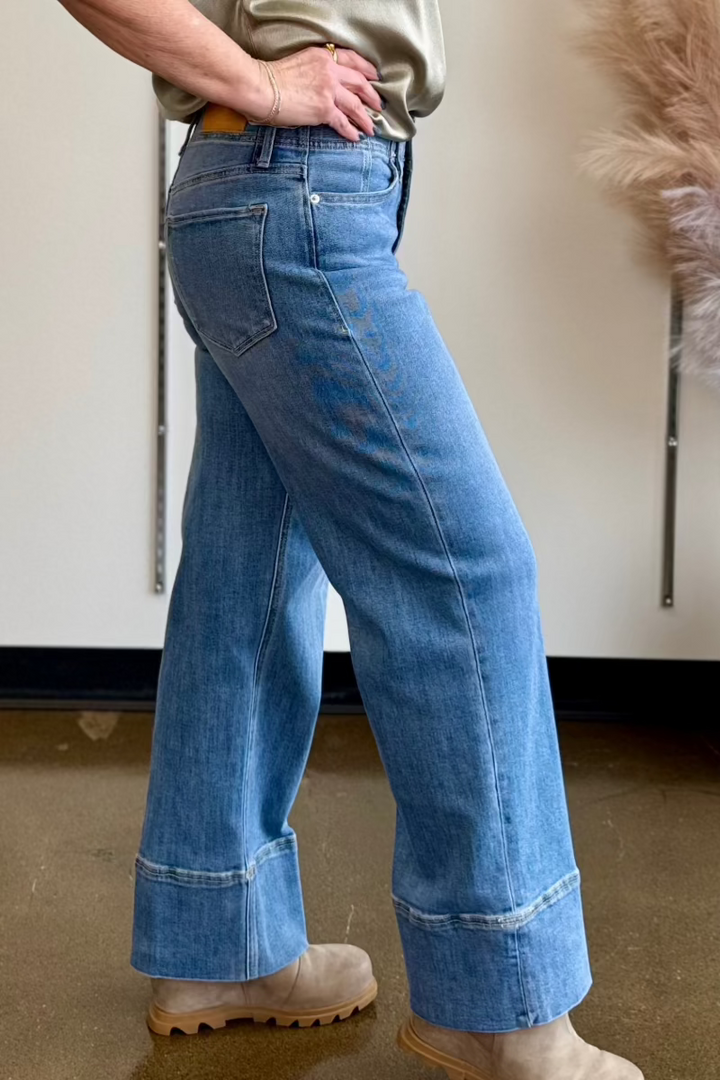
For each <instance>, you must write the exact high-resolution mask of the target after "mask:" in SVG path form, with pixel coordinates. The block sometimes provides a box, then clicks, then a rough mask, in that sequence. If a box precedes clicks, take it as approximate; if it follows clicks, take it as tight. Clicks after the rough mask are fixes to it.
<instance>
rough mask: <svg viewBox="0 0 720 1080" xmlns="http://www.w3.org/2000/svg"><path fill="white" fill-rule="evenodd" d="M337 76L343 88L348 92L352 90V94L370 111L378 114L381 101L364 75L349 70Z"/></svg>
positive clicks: (381, 106)
mask: <svg viewBox="0 0 720 1080" xmlns="http://www.w3.org/2000/svg"><path fill="white" fill-rule="evenodd" d="M339 75H340V82H341V83H342V85H343V86H346V87H347V88H348V89H349V90H352V92H353V93H354V94H357V96H358V97H359V98H360V99H361V101H364V102H365V104H366V105H369V106H370V108H371V109H375V111H376V112H380V110H381V109H382V108H383V99H382V98H381V97H380V95H379V94H378V92H377V90H376V89H375V87H374V86H372V85H371V84H370V83H369V82H368V81H367V79H366V78H365V76H364V75H361V74H360V73H359V72H356V71H350V70H345V71H343V72H340V73H339Z"/></svg>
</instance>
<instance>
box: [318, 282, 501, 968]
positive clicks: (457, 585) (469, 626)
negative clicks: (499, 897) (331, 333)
mask: <svg viewBox="0 0 720 1080" xmlns="http://www.w3.org/2000/svg"><path fill="white" fill-rule="evenodd" d="M319 272H320V273H321V275H322V278H323V280H324V281H325V284H326V286H327V288H328V289H329V291H330V295H331V296H332V298H333V300H334V301H335V305H336V308H337V309H338V312H339V314H340V317H341V319H342V321H343V325H344V326H345V327H346V329H347V331H348V334H349V336H350V338H351V340H352V342H353V344H354V346H355V348H356V350H357V353H358V355H359V357H360V360H361V362H362V364H363V365H364V367H365V371H366V373H367V375H368V378H369V379H370V380H371V382H372V384H373V386H374V387H375V391H376V393H377V394H378V396H379V398H380V401H381V402H382V405H383V407H384V409H385V411H386V413H387V416H388V418H389V420H390V423H391V424H392V425H393V427H394V429H395V434H396V435H397V438H398V441H399V442H400V445H401V446H402V448H403V451H404V453H405V455H406V457H407V460H408V462H409V463H410V467H411V468H412V470H413V472H414V474H415V478H416V480H417V482H418V484H419V485H420V488H421V490H422V492H423V494H424V496H425V501H426V504H427V507H428V510H429V511H430V516H431V518H432V520H433V523H434V525H435V529H436V531H437V536H438V538H439V540H440V544H441V546H442V549H443V552H444V554H445V558H446V559H447V562H448V566H449V567H450V570H451V572H452V575H453V580H454V581H455V588H456V589H457V593H458V597H459V599H460V603H461V605H462V610H463V614H464V616H465V624H466V626H467V631H468V635H469V638H470V642H471V644H472V649H473V656H474V658H475V674H476V678H477V683H478V692H479V695H480V704H481V706H482V711H483V715H484V718H485V727H486V730H487V736H488V742H489V744H490V759H491V762H492V770H493V778H494V782H495V798H496V800H497V809H498V821H499V828H500V836H501V838H502V849H503V860H504V863H505V877H506V885H507V890H508V898H509V900H510V907H511V908H512V909H513V910H515V894H514V890H513V885H512V875H511V873H510V857H509V852H508V843H507V836H506V833H505V820H504V813H503V800H502V795H501V792H500V777H499V773H498V763H497V752H496V750H495V740H494V739H493V733H492V721H491V717H490V710H489V708H488V702H487V696H486V694H485V685H484V680H483V676H482V668H481V665H480V654H479V650H478V645H477V641H476V640H475V634H474V633H473V628H472V622H471V619H470V613H469V611H468V606H467V600H466V597H465V593H464V591H463V588H462V585H461V583H460V578H459V577H458V573H457V569H456V567H455V563H454V562H453V559H452V556H451V554H450V549H449V548H448V545H447V541H446V539H445V535H444V533H443V531H442V527H441V525H440V521H439V518H438V515H437V512H436V510H435V506H434V504H433V501H432V499H431V498H430V492H429V491H428V489H427V487H426V485H425V483H424V481H423V478H422V476H421V475H420V471H419V469H418V468H417V466H416V464H415V461H414V459H413V456H412V454H411V453H410V450H409V448H408V446H407V443H406V442H405V440H404V438H403V436H402V432H401V431H400V428H399V425H398V424H397V422H396V420H395V417H394V416H393V412H392V409H391V408H390V405H389V403H388V401H387V399H386V397H385V395H384V394H383V392H382V389H381V387H380V385H379V383H378V381H377V379H376V378H375V376H374V374H373V372H372V369H371V367H370V365H369V364H368V362H367V359H366V357H365V354H364V353H363V351H362V349H361V348H360V346H359V344H358V342H357V340H356V338H355V335H354V334H352V332H351V331H350V327H349V326H348V325H347V322H346V320H345V317H344V315H343V313H342V308H341V306H340V303H339V302H338V299H337V297H336V295H335V292H334V290H333V287H332V285H331V284H330V281H329V280H328V278H327V276H326V275H325V274H324V273H323V272H322V270H319ZM519 962H520V959H519V957H518V963H519Z"/></svg>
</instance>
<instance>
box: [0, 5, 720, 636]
mask: <svg viewBox="0 0 720 1080" xmlns="http://www.w3.org/2000/svg"><path fill="white" fill-rule="evenodd" d="M443 11H444V17H445V24H446V39H447V50H448V59H449V66H450V79H449V86H448V93H447V97H446V100H445V102H444V104H443V106H442V108H441V110H440V111H439V112H438V113H437V114H436V115H435V116H433V117H432V118H430V119H428V120H425V121H423V122H422V124H421V129H420V137H419V139H418V141H417V146H416V153H417V171H416V179H415V186H414V198H413V203H412V207H411V211H410V216H409V220H408V226H407V233H406V239H405V241H404V245H403V250H402V260H403V263H404V265H405V268H406V269H407V271H408V273H409V275H410V278H411V281H412V283H413V284H414V285H416V286H419V287H420V288H422V289H423V291H424V292H425V293H426V294H427V296H428V298H429V300H430V302H431V305H432V307H433V309H434V311H435V314H436V318H437V320H438V323H439V325H440V327H441V329H442V331H443V332H444V334H445V337H446V339H447V340H448V343H449V345H450V347H451V349H452V351H453V353H454V355H455V357H456V359H457V362H458V364H459V366H460V368H461V371H462V373H463V376H464V378H465V380H466V382H467V385H468V388H469V390H470V392H471V395H472V397H473V399H474V401H475V403H476V406H477V408H478V411H479V413H480V415H481V418H482V419H483V421H484V423H485V426H486V428H487V430H488V433H489V435H490V437H491V440H492V442H493V445H494V447H495V450H496V452H497V454H498V457H499V459H500V462H501V465H502V467H503V469H504V471H505V474H506V476H507V478H508V480H509V482H510V485H511V487H512V489H513V491H514V493H515V495H516V498H517V501H518V503H519V506H520V508H521V511H522V513H523V516H524V518H525V520H526V522H527V524H528V527H529V529H530V532H531V534H532V537H533V540H534V541H535V544H536V547H537V551H538V556H539V561H540V570H541V586H542V599H543V607H544V611H545V622H546V630H547V639H548V650H549V652H551V653H553V654H556V655H563V654H564V655H596V656H603V655H608V656H678V657H680V656H693V657H720V545H719V544H718V543H717V539H718V537H719V536H720V403H719V402H718V401H717V400H716V399H713V398H711V397H710V396H709V395H708V393H707V392H705V391H701V390H699V389H698V388H693V387H690V388H686V390H685V394H684V398H683V445H682V453H681V496H680V517H679V522H680V528H679V538H678V581H677V607H676V609H675V610H674V611H672V612H668V611H665V610H663V609H662V608H661V607H660V603H659V597H660V556H661V523H662V494H663V461H664V447H663V439H664V422H665V417H664V413H665V389H666V385H665V384H666V375H667V372H666V349H667V319H668V311H667V307H668V298H667V289H666V285H665V283H664V282H663V281H662V280H661V279H659V278H657V277H654V276H653V274H652V273H651V272H650V271H649V270H648V269H647V268H646V267H643V266H641V265H640V264H639V262H638V260H637V258H636V256H635V254H634V248H633V244H632V236H631V233H632V228H631V224H630V223H629V222H628V221H627V220H626V219H625V218H624V217H623V216H622V215H621V214H619V213H618V212H617V211H615V210H612V209H610V208H609V207H608V206H606V205H605V204H604V203H603V201H602V200H601V198H600V197H599V196H598V194H597V193H596V192H595V190H594V189H593V188H592V186H591V185H590V184H589V183H588V182H587V181H585V180H583V179H582V178H581V177H579V176H578V174H577V171H576V168H575V160H574V159H575V156H576V154H577V150H578V145H579V143H580V141H581V139H582V138H583V136H584V135H585V134H586V133H587V132H588V131H589V130H591V129H593V128H596V127H598V126H601V125H602V124H604V123H606V122H607V121H608V120H609V119H610V117H611V115H612V102H611V99H610V95H609V93H608V92H607V90H606V89H605V88H604V87H603V86H602V85H601V84H600V82H599V81H598V80H597V78H596V77H595V76H594V75H593V74H592V73H590V72H589V71H588V70H587V68H586V67H585V65H584V63H583V62H582V61H579V60H577V59H576V58H575V57H574V55H573V53H572V49H571V44H570V42H569V40H568V38H569V28H570V26H571V23H572V18H573V16H572V13H573V11H574V0H546V2H545V3H543V4H538V3H537V2H536V0H505V2H504V3H503V4H476V3H475V2H474V0H445V2H444V4H443ZM0 40H2V41H3V43H4V45H5V50H4V56H5V60H6V65H7V67H6V70H4V72H3V74H4V87H5V94H6V98H7V95H8V93H9V95H10V100H9V102H7V106H6V108H5V110H4V120H3V135H4V146H5V158H4V161H5V162H6V163H7V164H6V167H5V168H3V169H2V170H0V250H1V251H2V256H3V257H2V259H1V260H0V455H1V456H0V506H1V507H2V528H0V644H33V645H61V644H67V645H70V644H72V645H101V646H112V645H116V646H117V645H127V646H157V645H159V644H160V643H161V640H162V628H163V623H164V618H165V612H166V600H165V599H163V598H158V597H156V596H155V595H154V592H153V579H152V545H153V532H152V529H153V516H152V512H153V496H154V446H155V441H154V426H155V425H154V408H155V401H154V386H155V376H154V362H155V355H154V334H155V317H156V316H155V306H154V305H155V289H156V279H155V256H156V250H155V242H156V221H155V188H156V174H155V109H154V104H153V101H152V98H151V94H150V91H149V86H148V80H147V77H146V76H145V74H144V73H142V72H140V71H137V70H134V69H133V68H132V67H131V66H130V65H129V64H127V63H125V62H124V61H122V60H120V59H118V58H116V57H113V56H112V55H111V54H110V53H109V52H108V51H107V50H105V49H104V48H103V47H102V46H101V45H99V44H98V43H97V42H95V41H93V39H92V38H91V37H90V35H88V34H87V33H85V32H83V31H82V30H81V29H80V28H79V27H77V26H76V25H75V24H74V23H73V22H72V20H71V19H70V18H69V16H67V14H66V13H65V12H64V11H63V10H62V9H61V7H60V5H57V4H48V3H46V2H45V0H25V3H23V4H12V5H4V6H3V8H2V9H0ZM8 43H9V44H8ZM48 73H52V74H51V75H50V74H48ZM46 75H47V78H46ZM39 85H40V86H42V87H45V86H47V91H48V95H49V97H48V96H45V98H44V100H43V99H42V97H41V96H38V93H37V91H38V86H39ZM179 133H181V130H180V131H179V132H178V134H179ZM8 164H9V166H10V167H8ZM170 353H171V367H170V377H169V385H170V433H169V443H170V447H169V449H170V463H171V465H170V498H169V520H170V524H171V531H170V560H169V562H170V567H171V569H172V568H173V567H174V565H175V563H176V560H177V556H178V551H179V537H178V523H179V512H180V504H181V500H182V491H183V487H184V478H185V473H186V470H187V463H188V460H189V452H190V444H191V438H192V360H191V350H190V349H189V347H188V345H187V343H186V342H185V340H184V338H183V337H182V334H181V332H180V330H179V328H178V325H177V323H176V322H173V323H172V324H171V340H170ZM327 647H328V648H334V649H344V648H346V647H347V637H346V632H345V627H344V621H343V618H342V612H341V610H340V607H339V601H338V600H337V598H336V597H335V598H333V607H332V610H331V616H330V620H329V624H328V637H327Z"/></svg>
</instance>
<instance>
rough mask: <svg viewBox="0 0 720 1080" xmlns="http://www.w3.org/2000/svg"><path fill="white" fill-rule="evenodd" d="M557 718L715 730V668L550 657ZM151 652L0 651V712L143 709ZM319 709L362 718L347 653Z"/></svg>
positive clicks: (152, 679)
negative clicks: (710, 727) (711, 726)
mask: <svg viewBox="0 0 720 1080" xmlns="http://www.w3.org/2000/svg"><path fill="white" fill-rule="evenodd" d="M548 663H549V668H550V681H551V684H552V690H553V698H554V701H555V708H556V711H557V713H558V716H559V717H561V718H563V719H574V720H584V719H593V720H619V719H622V720H629V721H633V722H642V723H668V722H671V723H672V722H679V723H682V724H689V723H692V724H693V725H696V724H698V723H700V724H705V723H709V724H717V722H718V704H717V701H718V691H719V690H720V662H714V661H712V662H710V661H707V662H703V661H689V660H687V661H686V660H672V661H663V660H605V659H600V660H598V659H580V658H567V657H551V658H550V660H549V662H548ZM159 667H160V650H159V649H61V648H58V649H54V648H37V649H34V648H0V708H26V709H30V708H43V709H50V708H63V709H67V708H72V709H74V708H83V709H116V710H120V709H123V710H126V709H131V710H146V709H152V708H153V706H154V704H155V691H156V687H157V677H158V671H159ZM322 710H323V712H326V713H359V712H362V711H363V709H362V700H361V698H360V694H359V692H358V688H357V683H356V681H355V674H354V672H353V667H352V662H351V660H350V655H349V654H348V653H326V654H325V661H324V667H323V701H322Z"/></svg>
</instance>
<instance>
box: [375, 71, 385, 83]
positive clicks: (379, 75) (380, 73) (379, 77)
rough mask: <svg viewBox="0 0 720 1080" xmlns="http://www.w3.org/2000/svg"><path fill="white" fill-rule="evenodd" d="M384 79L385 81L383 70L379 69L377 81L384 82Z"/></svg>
mask: <svg viewBox="0 0 720 1080" xmlns="http://www.w3.org/2000/svg"><path fill="white" fill-rule="evenodd" d="M382 81H383V77H382V72H381V71H378V73H377V78H376V80H375V82H382Z"/></svg>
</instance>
